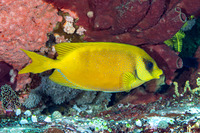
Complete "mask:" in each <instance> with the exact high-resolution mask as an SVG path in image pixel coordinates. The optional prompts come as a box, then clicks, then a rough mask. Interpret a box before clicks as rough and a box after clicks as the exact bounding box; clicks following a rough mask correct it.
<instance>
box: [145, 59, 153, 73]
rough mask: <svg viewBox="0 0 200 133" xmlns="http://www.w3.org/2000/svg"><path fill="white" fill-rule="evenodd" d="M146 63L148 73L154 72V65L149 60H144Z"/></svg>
mask: <svg viewBox="0 0 200 133" xmlns="http://www.w3.org/2000/svg"><path fill="white" fill-rule="evenodd" d="M143 61H144V63H145V67H146V69H147V70H148V71H152V70H153V63H152V62H151V61H149V60H146V59H143Z"/></svg>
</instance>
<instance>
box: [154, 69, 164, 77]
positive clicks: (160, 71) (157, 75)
mask: <svg viewBox="0 0 200 133" xmlns="http://www.w3.org/2000/svg"><path fill="white" fill-rule="evenodd" d="M156 71H157V72H156V73H157V74H156V75H155V79H159V78H160V76H161V75H162V74H163V71H162V70H161V69H157V70H156Z"/></svg>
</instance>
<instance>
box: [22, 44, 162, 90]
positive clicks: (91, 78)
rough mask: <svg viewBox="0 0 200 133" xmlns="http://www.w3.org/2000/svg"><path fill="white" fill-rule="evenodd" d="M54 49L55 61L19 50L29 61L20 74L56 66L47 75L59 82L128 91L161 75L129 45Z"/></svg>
mask: <svg viewBox="0 0 200 133" xmlns="http://www.w3.org/2000/svg"><path fill="white" fill-rule="evenodd" d="M55 49H56V51H57V53H58V56H57V59H56V60H53V59H50V58H47V57H44V56H42V55H39V54H36V53H34V52H30V51H27V50H23V49H22V51H24V52H25V53H26V54H27V55H28V56H29V57H30V58H31V59H32V63H31V64H29V65H28V66H26V67H25V68H23V69H22V70H21V71H19V74H23V73H29V72H32V73H41V72H43V71H46V70H50V69H55V70H54V72H53V74H52V75H51V76H50V77H49V78H50V79H51V80H52V81H54V82H56V83H58V84H60V85H63V86H68V87H71V88H75V89H83V90H93V91H106V92H120V91H129V90H131V89H132V88H135V87H138V86H139V85H141V84H143V83H145V82H147V81H149V80H151V79H155V78H156V79H158V78H159V77H160V75H162V74H163V71H162V70H161V69H159V68H158V66H157V64H156V62H155V61H154V60H153V59H152V58H151V57H150V56H149V55H148V54H147V53H146V52H145V51H144V50H143V49H141V48H139V47H136V46H132V45H128V44H121V43H112V42H87V43H60V44H56V45H55Z"/></svg>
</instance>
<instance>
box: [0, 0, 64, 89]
mask: <svg viewBox="0 0 200 133" xmlns="http://www.w3.org/2000/svg"><path fill="white" fill-rule="evenodd" d="M0 14H1V15H0V22H1V23H0V41H1V44H0V55H1V56H0V60H2V61H5V62H7V63H9V64H10V65H12V66H13V67H14V68H15V69H18V70H20V69H21V68H22V67H23V66H24V65H25V64H27V63H28V61H29V58H28V57H27V56H26V55H25V54H24V53H23V52H22V51H21V50H20V48H23V49H26V50H32V51H33V50H39V49H40V48H41V47H42V46H44V45H45V42H46V41H47V36H46V34H47V33H48V32H50V31H52V30H53V27H54V26H55V24H56V22H57V21H58V20H59V19H60V18H59V16H58V15H57V10H55V9H53V7H52V6H51V5H50V4H47V3H44V2H43V1H42V0H30V1H23V0H1V1H0ZM19 79H21V80H19ZM22 79H27V80H22ZM30 81H31V80H30V79H28V74H26V75H23V77H22V76H20V75H19V77H18V84H17V88H22V87H23V86H24V85H25V84H26V83H28V82H30Z"/></svg>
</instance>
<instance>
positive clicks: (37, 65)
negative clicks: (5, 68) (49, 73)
mask: <svg viewBox="0 0 200 133" xmlns="http://www.w3.org/2000/svg"><path fill="white" fill-rule="evenodd" d="M21 50H22V51H23V52H24V53H26V54H27V55H28V56H29V57H30V58H31V60H32V63H31V64H29V65H28V66H26V67H25V68H23V69H22V70H20V71H19V74H23V73H29V72H31V73H41V72H44V71H46V70H50V69H53V68H54V64H55V60H53V59H50V58H47V57H45V56H42V55H39V54H37V53H35V52H31V51H28V50H24V49H21Z"/></svg>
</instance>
